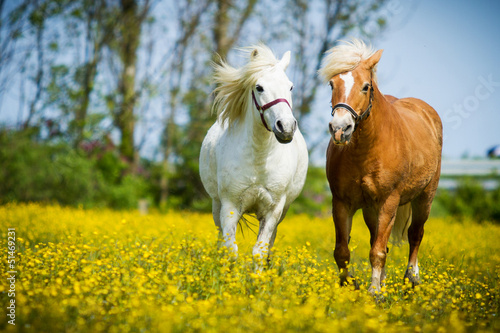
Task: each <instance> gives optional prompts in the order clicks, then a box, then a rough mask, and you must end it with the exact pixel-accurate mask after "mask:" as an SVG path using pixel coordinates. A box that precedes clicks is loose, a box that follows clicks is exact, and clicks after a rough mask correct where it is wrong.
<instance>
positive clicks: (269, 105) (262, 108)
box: [252, 90, 292, 132]
mask: <svg viewBox="0 0 500 333" xmlns="http://www.w3.org/2000/svg"><path fill="white" fill-rule="evenodd" d="M252 99H253V102H254V104H255V107H256V108H257V110H258V111H259V113H260V120H262V124H264V127H265V128H266V129H267V130H268V131H269V132H271V130H270V129H269V127H267V124H266V120H265V119H264V111H266V110H267V109H269V108H270V107H271V106H274V105H276V104H278V103H281V102H284V103H286V104H287V105H288V107H289V108H290V109H291V108H292V107H291V106H290V103H288V101H287V100H286V99H285V98H278V99H275V100H274V101H272V102H269V103H267V104H264V105H262V106H260V105H259V103H257V99H256V98H255V94H254V92H253V90H252Z"/></svg>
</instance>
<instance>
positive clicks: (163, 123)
mask: <svg viewBox="0 0 500 333" xmlns="http://www.w3.org/2000/svg"><path fill="white" fill-rule="evenodd" d="M499 15H500V2H498V1H494V0H490V1H486V0H480V1H475V2H470V1H440V2H436V1H430V0H425V1H416V0H409V1H403V0H387V1H386V0H366V1H360V0H358V1H356V0H353V1H343V0H313V1H305V0H276V1H271V0H197V1H188V0H175V1H174V0H142V1H139V0H96V1H93V0H92V1H91V0H31V1H15V0H11V1H5V0H0V203H1V204H5V203H7V202H11V201H16V202H30V201H38V202H47V203H59V204H62V205H71V206H82V207H88V208H92V207H110V208H114V209H136V208H137V207H140V209H142V210H143V211H146V210H147V209H148V208H149V209H160V210H168V209H185V210H198V211H210V207H211V201H210V200H209V198H208V196H207V195H206V193H205V191H204V189H203V186H202V184H201V181H200V178H199V175H198V156H199V150H200V146H201V142H202V140H203V138H204V136H205V134H206V132H207V130H208V128H209V127H210V126H211V125H212V123H213V122H214V121H215V118H214V117H213V116H212V115H211V113H210V108H211V104H212V101H213V97H212V95H211V91H212V90H213V89H214V86H213V85H212V83H211V79H210V78H211V74H212V67H211V63H212V61H218V59H219V58H218V57H217V56H216V54H218V55H220V56H221V57H222V59H227V60H228V61H229V63H230V64H232V65H233V66H239V65H242V64H243V63H244V62H245V61H246V59H243V58H242V57H241V56H240V55H239V53H238V51H237V50H236V48H238V47H243V46H248V45H251V44H255V43H258V42H264V43H265V44H267V45H268V46H269V47H271V48H272V49H273V50H274V52H275V54H276V55H277V57H281V56H282V55H283V53H284V52H286V51H287V50H291V51H292V61H291V65H290V67H289V69H288V71H287V72H288V75H289V77H290V79H291V80H292V81H293V82H294V87H295V88H294V93H293V104H294V112H295V116H296V117H297V118H298V120H299V126H300V128H301V131H302V133H303V134H304V136H305V138H306V141H307V144H308V148H309V151H310V161H311V166H310V169H309V174H308V180H307V182H306V186H305V188H304V191H303V194H302V195H301V197H300V198H299V199H298V200H297V201H296V203H295V204H294V205H292V209H291V210H292V211H293V212H295V213H308V214H313V215H318V214H329V211H330V208H329V206H330V203H329V201H330V194H329V190H328V186H327V183H326V177H325V174H324V161H325V157H324V155H325V150H326V146H327V143H328V140H329V134H328V131H327V125H326V124H327V123H328V121H329V117H330V105H329V101H330V90H329V88H328V86H327V85H326V84H325V83H323V82H321V81H320V80H319V78H318V77H317V75H316V71H317V70H318V68H319V65H320V61H321V58H322V55H323V53H324V52H325V51H326V50H328V49H329V48H331V47H333V46H334V45H335V43H336V41H337V40H339V39H347V38H349V37H359V38H362V39H363V40H365V41H366V42H367V43H371V44H372V45H373V46H374V47H375V48H376V49H384V54H383V56H382V59H381V61H380V63H379V66H378V78H379V86H380V89H381V91H382V92H383V93H386V94H391V95H394V96H396V97H408V96H411V97H417V98H420V99H423V100H424V101H426V102H428V103H429V104H430V105H432V106H433V107H434V108H435V109H436V110H437V112H438V113H439V114H440V116H441V118H442V120H443V126H444V134H445V142H444V148H443V168H442V179H441V182H440V188H439V192H438V196H437V199H436V200H435V204H434V208H433V214H435V215H448V214H451V215H454V216H459V217H460V216H470V217H474V218H475V219H476V220H478V221H483V220H490V221H497V222H500V182H499V179H500V173H499V172H500V159H499V157H500V146H499V145H500V132H499V125H500V110H499V105H500V66H498V54H499V53H500V38H498V36H499V34H500V23H498V16H499Z"/></svg>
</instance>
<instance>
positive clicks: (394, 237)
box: [391, 202, 411, 245]
mask: <svg viewBox="0 0 500 333" xmlns="http://www.w3.org/2000/svg"><path fill="white" fill-rule="evenodd" d="M410 224H411V202H408V203H407V204H405V205H402V206H399V207H398V211H397V212H396V221H394V226H393V227H392V232H391V242H392V243H393V244H394V245H401V243H402V242H403V241H404V242H408V228H409V227H410Z"/></svg>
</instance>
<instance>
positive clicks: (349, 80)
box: [340, 72, 354, 101]
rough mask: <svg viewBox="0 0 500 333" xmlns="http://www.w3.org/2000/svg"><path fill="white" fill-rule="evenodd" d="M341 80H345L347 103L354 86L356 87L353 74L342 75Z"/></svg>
mask: <svg viewBox="0 0 500 333" xmlns="http://www.w3.org/2000/svg"><path fill="white" fill-rule="evenodd" d="M340 78H341V79H342V80H344V87H345V99H346V101H347V98H348V97H349V94H350V93H351V89H352V86H353V85H354V78H353V77H352V73H351V72H348V73H347V74H340Z"/></svg>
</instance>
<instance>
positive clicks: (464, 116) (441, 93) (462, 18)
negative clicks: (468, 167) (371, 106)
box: [374, 0, 500, 158]
mask: <svg viewBox="0 0 500 333" xmlns="http://www.w3.org/2000/svg"><path fill="white" fill-rule="evenodd" d="M392 6H393V7H391V8H393V11H394V16H393V18H394V20H393V22H390V23H389V26H388V29H387V30H386V31H385V33H384V34H383V36H382V37H380V38H379V39H378V40H376V41H375V42H374V46H375V47H376V48H378V49H384V54H383V56H382V59H381V60H380V62H379V67H378V77H379V85H380V90H381V91H382V92H383V93H386V94H391V95H394V96H396V97H416V98H420V99H422V100H424V101H426V102H427V103H429V104H430V105H431V106H433V107H434V108H435V109H436V110H437V112H438V113H439V115H440V116H441V119H442V121H443V127H444V135H445V142H444V147H443V156H444V157H445V158H460V157H461V156H463V155H464V154H467V155H468V156H469V157H484V156H485V154H486V151H487V150H488V149H489V148H490V147H492V146H494V145H498V144H500V21H499V17H500V1H496V0H490V1H486V0H478V1H430V0H425V1H419V2H417V1H402V0H400V1H392Z"/></svg>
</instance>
